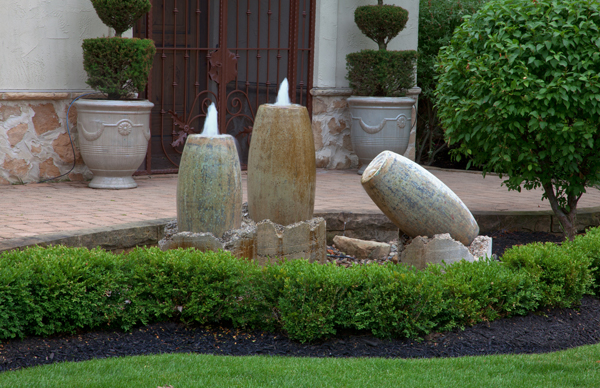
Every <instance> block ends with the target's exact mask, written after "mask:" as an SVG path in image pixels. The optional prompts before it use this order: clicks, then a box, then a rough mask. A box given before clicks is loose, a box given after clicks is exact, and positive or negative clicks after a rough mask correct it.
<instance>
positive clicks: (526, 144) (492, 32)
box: [436, 0, 600, 239]
mask: <svg viewBox="0 0 600 388" xmlns="http://www.w3.org/2000/svg"><path fill="white" fill-rule="evenodd" d="M599 30H600V2H599V1H598V0H568V1H556V0H537V1H532V0H492V1H490V2H489V3H487V4H486V5H485V6H484V7H483V8H481V9H480V10H479V11H478V12H477V13H476V14H475V15H473V16H472V17H471V18H469V19H467V20H466V21H465V23H463V24H462V25H461V26H460V27H458V28H457V29H456V30H455V33H454V36H453V38H452V42H451V44H450V45H449V46H448V47H446V48H445V49H444V50H440V56H439V67H438V72H439V75H440V77H439V83H438V85H437V89H436V97H437V98H438V115H439V117H440V119H441V121H442V125H443V127H444V128H445V129H446V133H445V135H446V139H447V140H448V141H449V143H450V144H457V145H458V149H457V150H456V151H457V155H469V156H470V157H472V158H473V163H475V164H476V165H480V166H481V167H482V168H483V171H484V173H485V172H489V171H496V172H500V173H502V174H506V180H505V181H504V184H505V185H506V186H507V187H508V189H509V190H518V191H520V190H521V189H522V188H525V189H527V190H530V189H533V188H537V187H541V188H543V189H544V194H543V198H547V199H548V200H549V202H550V205H551V207H552V210H553V211H554V214H555V215H556V217H557V219H558V220H559V221H560V224H561V226H562V228H563V230H564V232H565V235H566V237H568V238H569V239H572V238H573V237H574V236H575V234H576V232H577V230H576V223H575V215H576V208H577V202H578V200H579V198H580V196H581V195H582V194H583V193H584V192H585V187H586V186H591V185H595V184H597V183H600V153H598V152H597V149H598V148H599V147H600V131H599V130H598V123H599V122H600V51H599V50H598V46H599V45H600V41H599V40H598V31H599Z"/></svg>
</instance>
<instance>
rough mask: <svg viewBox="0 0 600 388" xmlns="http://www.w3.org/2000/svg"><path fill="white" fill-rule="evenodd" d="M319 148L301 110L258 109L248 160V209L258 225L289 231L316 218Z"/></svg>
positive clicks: (285, 107)
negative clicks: (271, 224)
mask: <svg viewBox="0 0 600 388" xmlns="http://www.w3.org/2000/svg"><path fill="white" fill-rule="evenodd" d="M315 187H316V162H315V144H314V140H313V134H312V129H311V123H310V119H309V117H308V111H307V110H306V108H305V107H303V106H300V105H292V104H290V105H285V104H280V105H278V104H264V105H261V106H260V107H259V108H258V112H257V115H256V120H255V122H254V128H253V132H252V141H251V143H250V152H249V156H248V209H249V213H250V218H252V219H253V220H257V221H260V220H266V219H268V220H271V221H273V222H275V223H277V224H280V225H290V224H293V223H296V222H300V221H305V220H309V219H311V218H312V217H313V211H314V206H315Z"/></svg>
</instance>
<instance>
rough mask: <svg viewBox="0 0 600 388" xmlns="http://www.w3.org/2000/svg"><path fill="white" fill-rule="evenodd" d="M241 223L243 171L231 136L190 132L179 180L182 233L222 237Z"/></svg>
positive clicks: (182, 156)
mask: <svg viewBox="0 0 600 388" xmlns="http://www.w3.org/2000/svg"><path fill="white" fill-rule="evenodd" d="M241 223H242V170H241V168H240V161H239V159H238V154H237V148H236V146H235V142H234V140H233V137H231V136H230V135H216V136H204V135H190V136H188V138H187V141H186V143H185V147H184V149H183V154H182V155H181V162H180V165H179V175H178V179H177V225H178V229H179V231H180V232H193V233H205V232H210V233H212V234H213V235H214V236H215V237H218V238H221V237H222V236H223V233H225V232H226V231H228V230H231V229H239V228H240V226H241Z"/></svg>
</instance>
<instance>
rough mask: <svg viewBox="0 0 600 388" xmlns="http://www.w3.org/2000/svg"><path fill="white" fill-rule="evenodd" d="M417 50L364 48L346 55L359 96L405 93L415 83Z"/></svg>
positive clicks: (354, 89) (352, 84)
mask: <svg viewBox="0 0 600 388" xmlns="http://www.w3.org/2000/svg"><path fill="white" fill-rule="evenodd" d="M416 63H417V52H416V51H411V50H407V51H382V50H362V51H360V52H357V53H350V54H348V55H346V69H347V70H348V74H347V75H346V78H347V79H348V81H349V83H350V87H351V88H352V90H353V94H355V95H357V96H380V97H402V96H405V95H406V92H407V91H408V89H410V88H412V87H413V86H414V85H415V65H416Z"/></svg>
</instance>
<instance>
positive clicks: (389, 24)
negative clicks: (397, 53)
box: [354, 1, 408, 50]
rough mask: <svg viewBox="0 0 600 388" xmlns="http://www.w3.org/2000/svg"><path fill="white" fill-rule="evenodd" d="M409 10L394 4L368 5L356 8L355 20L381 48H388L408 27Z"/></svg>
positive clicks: (363, 31)
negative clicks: (391, 41)
mask: <svg viewBox="0 0 600 388" xmlns="http://www.w3.org/2000/svg"><path fill="white" fill-rule="evenodd" d="M407 21H408V11H407V10H405V9H404V8H401V7H397V6H394V5H384V4H383V1H379V4H378V5H367V6H364V7H358V8H356V11H354V22H355V23H356V25H357V26H358V28H359V29H360V30H361V32H362V33H363V34H365V36H366V37H367V38H369V39H371V40H373V41H375V43H377V45H378V46H379V50H387V45H388V43H389V42H390V40H392V39H394V38H395V37H396V36H397V35H398V34H399V33H400V31H402V30H403V29H404V27H406V22H407Z"/></svg>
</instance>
